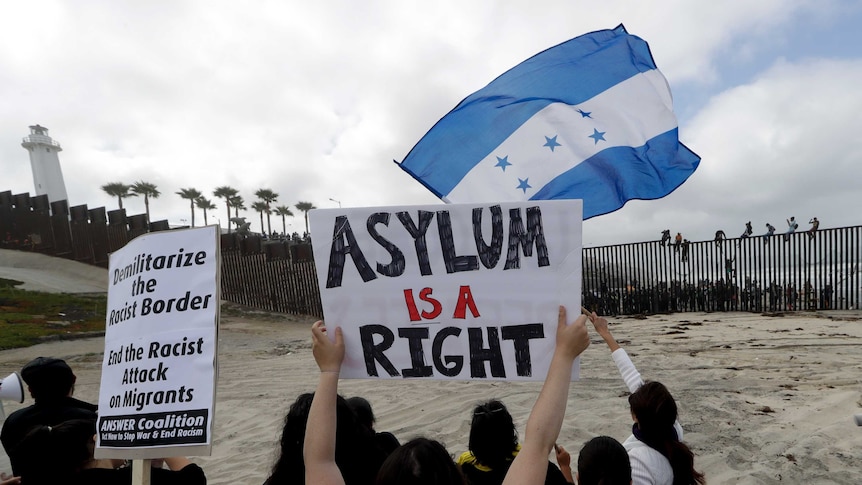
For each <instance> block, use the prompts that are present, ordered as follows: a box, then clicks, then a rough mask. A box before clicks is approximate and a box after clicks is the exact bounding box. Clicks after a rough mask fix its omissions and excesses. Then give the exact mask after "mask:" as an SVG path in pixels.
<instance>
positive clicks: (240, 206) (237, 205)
mask: <svg viewBox="0 0 862 485" xmlns="http://www.w3.org/2000/svg"><path fill="white" fill-rule="evenodd" d="M228 202H230V206H231V207H233V216H234V217H237V218H238V217H239V211H241V210H245V201H244V200H243V198H242V196H241V195H237V196H234V197H231V198H230V199H228Z"/></svg>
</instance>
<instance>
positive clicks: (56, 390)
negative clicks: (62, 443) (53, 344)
mask: <svg viewBox="0 0 862 485" xmlns="http://www.w3.org/2000/svg"><path fill="white" fill-rule="evenodd" d="M21 379H23V381H24V382H25V383H26V384H27V389H28V390H29V391H30V395H31V396H32V397H33V399H34V400H35V401H36V403H35V404H33V405H32V406H28V407H26V408H23V409H19V410H17V411H15V412H14V413H12V414H10V415H9V417H8V418H6V421H5V422H4V423H3V429H2V431H0V442H2V443H3V448H4V449H5V450H6V454H7V455H8V456H9V461H10V463H11V465H12V473H13V474H14V475H19V473H18V466H17V459H16V458H15V457H14V456H13V453H12V450H13V449H14V448H15V447H16V446H17V445H18V443H20V442H21V440H22V439H24V436H25V435H26V434H27V433H28V432H29V431H30V429H31V428H33V427H34V426H39V425H47V426H56V425H58V424H60V423H62V422H64V421H68V420H70V419H96V410H97V409H98V408H97V406H95V405H93V404H90V403H87V402H84V401H79V400H78V399H75V398H73V397H72V394H73V392H74V390H75V380H76V377H75V374H74V373H73V372H72V368H71V367H69V364H67V363H66V362H65V361H63V360H60V359H55V358H52V357H37V358H35V359H33V360H31V361H30V362H28V363H27V364H26V365H25V366H24V367H23V368H22V369H21Z"/></svg>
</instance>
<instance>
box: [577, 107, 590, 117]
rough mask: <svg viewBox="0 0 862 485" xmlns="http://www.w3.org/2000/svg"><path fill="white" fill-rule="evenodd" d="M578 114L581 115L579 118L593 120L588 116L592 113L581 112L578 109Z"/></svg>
mask: <svg viewBox="0 0 862 485" xmlns="http://www.w3.org/2000/svg"><path fill="white" fill-rule="evenodd" d="M578 113H580V114H581V118H590V119H592V118H593V117H592V116H590V115H591V114H593V112H592V111H584V110H582V109H579V110H578Z"/></svg>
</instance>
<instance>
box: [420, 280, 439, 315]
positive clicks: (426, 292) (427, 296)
mask: <svg viewBox="0 0 862 485" xmlns="http://www.w3.org/2000/svg"><path fill="white" fill-rule="evenodd" d="M432 291H433V290H432V289H431V288H422V291H420V292H419V299H420V300H422V301H424V302H426V303H430V304H431V311H430V312H426V311H425V310H422V318H424V319H426V320H431V319H433V318H437V317H439V316H440V313H441V312H442V311H443V306H442V305H440V302H439V301H438V300H437V299H435V298H431V292H432Z"/></svg>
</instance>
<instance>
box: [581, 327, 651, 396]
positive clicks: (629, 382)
mask: <svg viewBox="0 0 862 485" xmlns="http://www.w3.org/2000/svg"><path fill="white" fill-rule="evenodd" d="M589 318H590V320H591V321H592V322H593V327H595V329H596V333H598V334H599V335H600V336H601V337H602V339H603V340H604V341H605V343H606V344H608V349H610V351H611V357H612V358H613V359H614V363H615V364H616V365H617V369H618V370H619V371H620V375H621V376H622V378H623V381H625V383H626V387H628V388H629V392H635V391H637V390H638V388H639V387H641V386H642V385H643V383H644V381H643V379H642V378H641V375H640V372H638V370H637V368H636V367H635V365H634V364H633V363H632V361H631V359H629V356H628V354H627V353H626V351H625V350H624V349H623V348H622V347H620V344H618V343H617V341H616V339H614V336H613V334H611V330H610V329H609V328H608V321H607V320H606V319H605V318H604V317H600V316H598V315H596V314H595V313H591V314H590V316H589Z"/></svg>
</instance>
